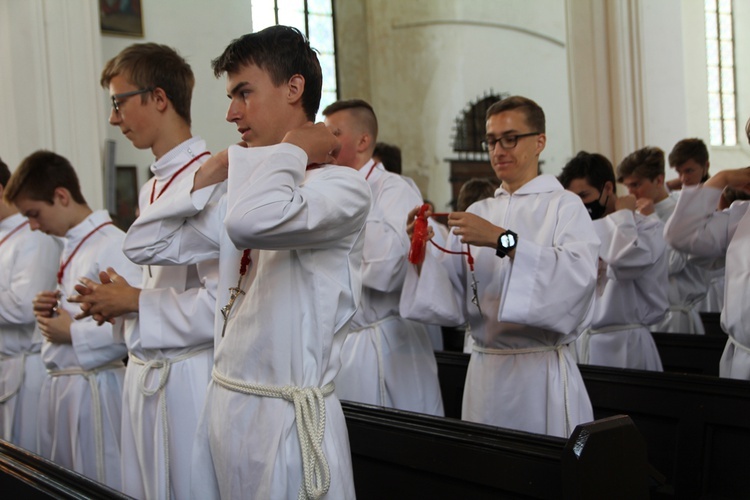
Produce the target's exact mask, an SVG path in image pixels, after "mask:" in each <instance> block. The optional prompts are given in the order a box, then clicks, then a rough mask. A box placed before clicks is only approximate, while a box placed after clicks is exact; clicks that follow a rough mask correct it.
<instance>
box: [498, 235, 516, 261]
mask: <svg viewBox="0 0 750 500" xmlns="http://www.w3.org/2000/svg"><path fill="white" fill-rule="evenodd" d="M516 243H518V235H517V234H516V233H514V232H513V231H511V230H510V229H507V230H506V231H505V232H504V233H503V234H501V235H500V237H499V238H498V239H497V250H496V251H495V255H497V256H498V257H500V258H503V257H505V256H506V255H508V254H509V253H510V251H511V250H513V249H514V248H516Z"/></svg>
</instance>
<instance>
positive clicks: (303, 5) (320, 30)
mask: <svg viewBox="0 0 750 500" xmlns="http://www.w3.org/2000/svg"><path fill="white" fill-rule="evenodd" d="M332 3H333V1H332V0H252V4H251V6H252V9H253V10H252V12H253V31H260V30H262V29H263V28H267V27H269V26H274V25H276V24H285V25H287V26H294V27H295V28H297V29H299V30H300V31H301V32H302V33H304V34H305V36H307V38H308V39H309V40H310V45H311V46H312V47H313V48H314V49H315V50H317V51H318V59H319V60H320V66H321V69H322V71H323V94H322V96H321V98H320V109H321V110H322V109H324V108H325V107H326V106H328V105H329V104H331V103H332V102H334V101H335V100H336V99H338V91H337V87H338V85H337V83H338V82H337V80H336V50H335V47H336V45H335V42H334V33H333V5H332ZM317 120H318V121H322V120H323V117H322V115H321V114H320V113H318V117H317Z"/></svg>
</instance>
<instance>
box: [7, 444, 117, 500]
mask: <svg viewBox="0 0 750 500" xmlns="http://www.w3.org/2000/svg"><path fill="white" fill-rule="evenodd" d="M0 492H2V497H3V498H7V499H11V498H13V499H15V498H19V499H20V498H22V499H24V500H29V499H32V500H37V499H40V500H42V499H48V498H57V499H95V500H96V499H101V500H105V499H107V500H109V499H114V500H125V499H130V498H131V497H129V496H127V495H125V494H123V493H120V492H119V491H115V490H113V489H111V488H108V487H107V486H105V485H103V484H101V483H98V482H96V481H94V480H93V479H90V478H88V477H86V476H83V475H81V474H78V473H77V472H73V471H71V470H68V469H65V468H63V467H60V466H59V465H57V464H55V463H52V462H50V461H49V460H46V459H44V458H42V457H40V456H38V455H35V454H33V453H31V452H28V451H26V450H24V449H22V448H19V447H17V446H14V445H12V444H10V443H8V442H6V441H2V440H0Z"/></svg>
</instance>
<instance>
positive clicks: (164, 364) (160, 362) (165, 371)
mask: <svg viewBox="0 0 750 500" xmlns="http://www.w3.org/2000/svg"><path fill="white" fill-rule="evenodd" d="M211 348H212V347H206V348H204V349H198V350H195V351H189V352H186V353H185V354H181V355H179V356H175V357H174V358H163V359H149V360H148V361H144V360H142V359H141V358H139V357H138V356H135V355H134V354H132V353H130V356H129V360H130V361H131V362H132V363H133V364H136V365H139V366H140V367H141V371H140V373H139V374H138V389H140V391H141V394H143V395H144V396H146V397H149V396H153V395H154V394H156V393H157V392H158V393H159V410H160V412H161V427H162V433H161V434H162V444H163V446H164V477H165V478H166V481H165V484H166V496H165V497H164V498H170V497H171V475H170V473H169V468H170V464H169V428H168V425H169V423H168V422H167V391H165V390H164V387H165V386H166V385H167V380H169V371H170V368H171V367H172V365H173V364H175V363H179V362H180V361H185V360H186V359H190V358H192V357H193V356H197V355H198V354H201V353H203V352H206V351H208V350H209V349H211ZM151 370H159V382H158V384H157V385H156V387H154V388H149V387H147V386H146V377H148V374H149V373H151Z"/></svg>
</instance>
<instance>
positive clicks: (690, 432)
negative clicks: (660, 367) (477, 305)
mask: <svg viewBox="0 0 750 500" xmlns="http://www.w3.org/2000/svg"><path fill="white" fill-rule="evenodd" d="M435 357H436V358H437V361H438V375H439V377H440V386H441V390H442V393H443V406H444V407H445V411H446V416H449V417H458V416H459V415H460V412H461V399H462V397H463V384H464V379H465V377H466V368H467V366H468V361H469V356H468V355H467V354H463V353H447V352H438V353H435ZM580 370H581V375H582V376H583V380H584V383H585V384H586V389H587V390H588V393H589V397H590V398H591V403H592V405H593V407H594V416H595V417H596V418H603V417H606V416H609V415H615V414H625V415H629V416H630V417H631V418H632V419H633V422H635V424H636V426H637V427H638V429H639V431H640V432H641V434H642V435H643V437H644V439H645V440H646V447H647V449H648V456H649V462H650V463H651V465H653V466H654V468H655V469H656V470H657V471H659V472H660V473H662V474H663V475H664V476H665V479H666V485H665V486H664V487H663V488H661V492H662V493H663V495H664V497H665V498H670V497H672V498H680V499H682V498H688V499H690V498H747V497H748V492H750V474H747V473H746V470H745V469H746V467H745V464H746V463H747V460H745V459H744V457H745V456H746V453H747V450H748V449H750V418H748V415H750V382H747V381H741V380H730V379H720V378H718V377H707V376H702V375H691V374H673V373H658V372H647V371H640V370H623V369H617V368H605V367H598V366H581V367H580Z"/></svg>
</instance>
